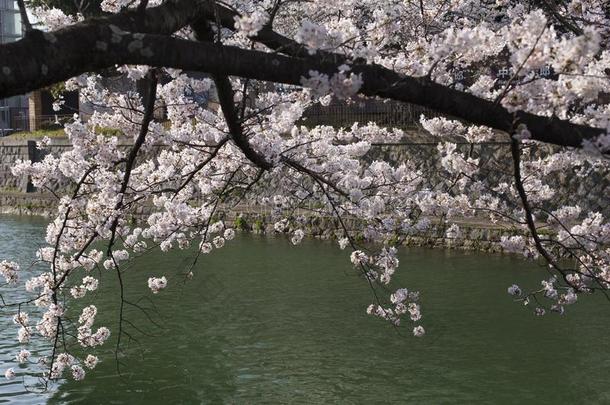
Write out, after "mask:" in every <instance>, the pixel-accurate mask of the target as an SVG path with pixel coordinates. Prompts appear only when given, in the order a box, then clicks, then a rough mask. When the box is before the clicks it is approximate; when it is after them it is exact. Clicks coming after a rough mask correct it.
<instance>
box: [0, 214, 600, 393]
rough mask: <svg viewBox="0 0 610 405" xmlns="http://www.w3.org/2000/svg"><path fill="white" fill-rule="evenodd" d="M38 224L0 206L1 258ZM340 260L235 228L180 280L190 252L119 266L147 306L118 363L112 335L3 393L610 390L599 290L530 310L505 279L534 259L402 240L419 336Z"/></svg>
mask: <svg viewBox="0 0 610 405" xmlns="http://www.w3.org/2000/svg"><path fill="white" fill-rule="evenodd" d="M44 227H45V224H44V223H43V222H41V221H38V220H24V219H17V218H11V217H0V258H1V259H12V260H19V261H21V262H22V264H25V263H27V262H28V260H30V258H31V257H32V254H33V252H34V250H35V249H36V248H37V247H38V246H39V245H40V244H41V243H42V242H43V233H44ZM348 256H349V252H347V251H341V250H339V249H338V248H337V247H336V246H335V245H334V244H331V243H328V242H321V241H315V240H305V241H304V242H303V244H302V245H301V246H299V247H294V246H292V245H291V244H290V242H289V241H287V240H285V239H283V238H264V237H255V236H249V235H242V236H239V237H238V238H237V239H236V240H234V241H232V242H230V243H228V244H227V246H226V247H225V248H223V249H221V250H218V251H215V252H214V253H213V254H211V255H208V256H205V257H203V258H202V259H201V260H200V261H199V262H198V264H197V266H196V268H195V270H194V273H195V275H194V277H193V279H192V280H190V281H188V282H185V279H184V277H182V276H181V275H180V274H181V273H182V272H183V271H184V269H185V268H186V267H187V265H188V263H189V262H190V259H191V258H190V256H188V255H186V254H185V253H184V252H182V253H180V252H176V253H170V254H165V255H163V254H151V255H148V256H146V257H143V258H141V259H139V260H138V261H137V262H136V263H135V264H134V265H133V267H131V268H130V269H129V270H127V271H126V272H125V285H126V294H127V298H128V299H129V300H131V301H133V302H138V304H139V305H140V306H141V307H142V308H143V309H146V312H147V314H144V313H143V312H142V310H140V309H136V308H134V307H128V308H127V309H126V318H127V319H129V321H130V322H132V323H133V325H135V326H136V327H137V328H138V329H140V330H141V331H140V332H138V331H136V330H135V329H134V328H133V327H132V328H131V329H129V332H130V334H131V335H132V336H133V338H134V340H132V341H129V339H125V338H124V340H123V344H122V348H123V350H122V353H120V355H119V361H120V373H119V372H117V361H116V360H115V357H114V351H113V347H112V345H113V343H114V342H112V341H110V342H109V343H108V345H107V346H106V347H104V348H103V349H102V350H100V351H98V352H97V353H98V354H99V356H100V357H101V359H102V362H101V363H100V364H99V365H98V367H97V369H96V370H95V371H93V372H91V373H90V374H89V375H88V376H87V378H86V379H85V380H84V381H82V382H74V381H71V380H66V381H61V382H59V383H58V384H56V385H55V386H53V387H52V389H51V391H50V392H48V393H46V394H37V393H33V392H30V391H29V388H28V384H29V383H32V382H35V380H34V381H33V380H32V378H31V377H28V376H27V375H25V376H24V373H25V372H26V370H24V369H19V368H17V369H16V370H17V372H18V376H19V378H17V379H16V380H14V381H10V382H9V381H6V380H4V379H3V377H2V380H0V403H11V404H13V403H14V404H21V403H27V404H40V403H50V404H81V403H83V404H199V403H210V404H216V403H231V404H232V403H234V404H253V403H303V404H313V403H338V404H343V403H345V404H352V403H353V404H360V403H365V404H372V403H433V404H438V403H468V404H472V403H490V404H504V403H506V404H513V403H525V402H527V403H536V404H542V403H549V404H551V403H553V404H557V403H571V404H573V403H587V404H590V403H609V402H610V388H609V386H608V378H609V376H610V339H609V338H608V336H609V335H610V323H609V322H608V321H609V320H610V304H609V303H608V302H607V301H605V300H603V299H601V297H596V296H591V297H587V299H584V300H583V301H582V302H579V303H578V304H577V305H575V306H573V307H571V308H569V311H567V313H566V315H564V316H563V317H560V316H558V315H554V316H547V317H541V318H540V317H535V316H534V315H533V314H532V313H531V312H530V311H528V310H526V309H524V308H523V307H521V306H520V305H519V304H516V303H514V302H512V301H511V299H510V297H509V296H508V295H507V294H506V288H507V286H508V285H510V284H512V283H513V282H517V283H519V284H520V285H522V286H523V287H532V288H535V287H536V286H537V285H539V282H540V279H541V278H543V277H544V276H545V273H544V270H543V269H542V268H540V267H539V266H537V265H536V264H533V263H530V262H526V261H524V260H521V259H520V258H517V257H513V256H508V255H492V254H483V253H473V252H471V253H464V252H452V251H444V250H427V249H410V248H409V249H403V250H402V252H401V255H400V259H401V266H400V270H399V274H398V276H397V277H396V282H397V285H402V286H407V287H409V288H412V289H419V290H420V291H421V293H422V300H421V303H422V312H423V319H422V323H423V325H424V326H425V328H426V330H427V335H426V336H425V337H424V338H422V339H417V338H414V337H412V336H411V335H410V334H409V333H408V330H406V329H404V330H403V329H400V328H399V329H398V330H396V329H394V328H392V327H390V326H388V325H387V324H386V323H384V322H382V321H380V320H377V319H374V318H372V317H370V316H368V315H366V314H365V308H366V306H367V305H368V304H369V303H370V293H369V290H368V287H367V286H366V284H365V283H363V282H362V280H361V279H359V278H358V277H356V276H355V274H354V272H353V271H352V269H351V266H350V263H349V258H348ZM33 271H35V270H33ZM159 275H168V276H170V280H169V286H168V288H167V289H166V290H164V291H162V292H161V293H159V294H157V295H153V294H151V293H150V290H148V288H147V286H146V280H147V279H148V277H151V276H159ZM102 283H103V287H102V291H101V293H100V294H98V295H97V296H96V297H95V298H94V303H95V304H96V305H97V306H98V308H99V309H100V313H99V315H98V320H97V322H96V325H108V326H109V327H112V328H113V330H116V319H117V314H118V302H119V290H118V287H117V284H116V282H115V280H114V277H112V273H105V274H103V275H102ZM11 294H14V293H13V292H10V291H6V290H3V295H4V296H5V298H7V297H8V298H9V299H10V298H15V297H14V296H12V297H11ZM7 319H8V317H7V315H6V313H4V312H3V313H2V318H0V368H1V369H2V370H4V369H6V368H7V367H15V366H16V365H15V363H14V362H13V361H12V360H11V356H12V355H14V353H15V352H16V350H17V346H16V343H15V338H14V337H15V334H16V330H15V329H14V328H13V327H12V325H10V320H9V321H8V322H7ZM153 322H154V323H153ZM113 337H116V334H115V335H113ZM38 349H39V350H42V349H44V348H43V347H40V348H38ZM35 350H36V348H35ZM24 382H25V385H24Z"/></svg>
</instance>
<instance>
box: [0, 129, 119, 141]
mask: <svg viewBox="0 0 610 405" xmlns="http://www.w3.org/2000/svg"><path fill="white" fill-rule="evenodd" d="M95 132H96V133H98V134H100V135H104V136H122V135H123V132H122V131H121V130H118V129H114V128H96V129H95ZM45 136H48V137H49V138H66V134H65V132H64V130H63V128H60V129H40V130H38V131H32V132H30V131H23V132H15V133H12V134H10V135H8V136H6V137H5V138H4V139H42V138H44V137H45Z"/></svg>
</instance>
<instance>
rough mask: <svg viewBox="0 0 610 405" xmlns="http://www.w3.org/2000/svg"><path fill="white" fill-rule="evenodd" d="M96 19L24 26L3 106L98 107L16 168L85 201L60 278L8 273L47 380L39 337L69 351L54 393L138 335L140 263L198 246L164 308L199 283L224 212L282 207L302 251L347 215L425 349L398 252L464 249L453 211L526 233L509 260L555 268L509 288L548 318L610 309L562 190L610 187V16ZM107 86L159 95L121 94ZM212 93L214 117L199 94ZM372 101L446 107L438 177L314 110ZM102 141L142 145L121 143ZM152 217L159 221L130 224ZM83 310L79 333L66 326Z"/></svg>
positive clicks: (475, 8)
mask: <svg viewBox="0 0 610 405" xmlns="http://www.w3.org/2000/svg"><path fill="white" fill-rule="evenodd" d="M44 4H49V3H44ZM20 5H21V6H22V7H23V2H22V1H20ZM100 7H101V10H102V11H103V16H101V17H97V18H84V17H83V15H82V14H79V13H78V12H77V13H74V14H70V13H69V10H65V11H67V12H68V13H67V14H66V13H64V11H61V10H59V9H56V8H50V7H48V6H46V7H45V6H44V5H43V6H42V7H38V8H36V9H35V10H34V14H35V15H36V16H37V18H38V20H39V21H40V22H41V23H42V24H43V27H38V25H32V24H30V23H29V22H27V21H26V24H25V26H26V34H25V37H24V38H23V39H22V40H20V41H18V42H15V43H11V44H6V45H2V46H0V97H4V96H10V95H15V94H22V93H25V92H28V91H31V90H35V89H39V88H41V87H44V86H47V85H50V84H54V83H57V82H61V81H65V82H66V88H67V89H70V90H78V91H79V92H80V94H81V97H83V98H84V99H86V100H87V101H88V102H89V103H91V104H92V105H96V106H98V107H100V108H98V109H96V112H94V113H93V115H92V116H91V117H88V119H87V120H86V121H85V120H81V119H79V118H78V117H75V119H74V120H73V122H71V123H69V124H67V125H66V126H65V133H66V135H67V136H68V137H69V139H70V140H71V142H72V145H73V148H72V149H71V150H70V151H68V152H65V153H63V154H62V155H60V156H54V155H48V156H46V158H45V159H44V160H43V161H42V162H37V163H32V162H27V161H24V162H21V163H19V164H18V165H17V166H16V167H15V168H14V174H15V175H19V176H26V175H27V176H30V178H31V180H32V183H33V184H34V185H35V186H36V187H39V188H45V186H46V185H48V184H51V183H56V182H60V183H63V184H69V186H70V187H68V188H66V189H67V190H69V192H67V193H66V194H65V195H58V196H57V197H58V205H59V207H58V210H57V215H56V217H55V218H54V219H53V221H52V222H51V223H50V224H49V226H48V228H47V234H46V243H47V245H46V246H45V247H42V248H41V249H40V250H39V251H38V253H37V257H36V261H37V262H40V263H44V264H45V265H46V266H47V271H45V272H43V273H41V274H37V275H32V274H25V271H23V270H20V265H19V264H17V263H13V262H7V261H3V262H2V263H0V274H1V275H2V276H4V278H5V281H6V283H7V284H10V285H14V286H16V287H24V288H25V290H26V291H27V293H28V294H29V295H28V296H29V297H30V298H29V299H28V300H26V301H23V302H16V303H12V302H5V301H4V300H2V301H0V302H1V303H2V310H3V314H6V316H14V318H13V320H14V322H15V324H16V326H17V329H16V336H17V338H18V340H19V342H20V343H21V344H22V345H23V349H22V350H21V351H20V352H18V353H15V356H16V359H17V360H18V361H19V362H31V363H32V364H33V365H35V364H36V361H33V360H30V352H29V351H28V349H27V345H28V343H29V342H30V341H31V340H32V339H46V340H48V341H49V342H50V346H51V352H50V353H49V355H48V356H47V357H44V358H42V359H39V360H38V364H39V365H40V370H39V371H40V373H42V377H43V378H44V380H45V381H46V382H48V381H52V380H56V379H58V378H61V377H63V376H65V375H70V374H71V376H72V377H73V378H74V379H75V380H81V379H83V378H84V377H85V373H86V370H89V369H93V368H94V367H95V365H96V364H97V362H98V359H97V357H95V355H94V348H95V347H97V346H100V345H103V344H104V343H105V342H106V340H107V339H108V337H109V336H110V334H111V331H112V333H113V334H116V338H117V353H118V351H119V349H120V345H121V340H122V338H125V337H126V336H129V333H130V332H129V325H128V323H127V322H126V319H125V317H124V310H125V308H126V307H128V306H135V305H136V304H134V303H133V302H132V301H131V300H130V299H129V298H128V297H125V295H124V288H123V287H124V285H123V281H122V274H123V271H124V270H125V268H126V266H127V265H128V263H129V262H130V261H131V260H136V258H137V256H139V255H142V254H146V253H147V252H149V251H151V250H152V249H156V248H159V249H160V250H162V251H167V250H169V249H172V248H178V249H189V248H190V249H193V250H195V251H196V253H195V255H194V258H193V260H192V262H191V264H190V265H189V266H188V267H187V268H186V269H185V270H184V273H183V274H157V275H155V276H154V277H151V278H146V279H145V278H143V279H142V285H143V286H144V287H146V286H148V288H149V289H150V290H151V292H152V293H153V294H163V293H165V291H164V289H165V288H166V287H168V286H169V285H171V284H172V282H176V281H177V280H180V279H182V278H184V279H188V278H191V277H194V276H196V274H195V273H196V269H197V267H196V266H195V264H196V263H197V261H198V260H199V259H200V258H201V256H202V255H206V254H210V253H212V252H213V251H214V250H216V249H221V248H222V247H223V246H224V245H225V243H230V241H231V240H232V239H233V238H234V236H235V231H234V230H233V229H231V227H230V224H228V223H224V222H222V221H217V220H216V218H217V217H218V213H219V212H220V211H221V210H226V209H230V208H231V207H236V206H237V205H238V204H239V203H240V202H242V201H250V202H256V203H259V204H264V205H273V206H274V207H275V214H276V217H277V220H276V222H275V226H274V228H275V231H276V232H279V233H288V234H289V236H290V240H291V242H292V243H293V244H295V245H298V244H299V243H300V242H301V240H302V239H303V237H304V234H305V232H304V229H303V228H302V226H301V222H300V221H299V215H298V213H299V212H302V211H303V210H313V211H314V214H315V215H330V216H332V217H334V218H335V219H336V223H337V224H338V226H337V229H336V235H337V240H338V244H339V247H340V248H341V249H349V252H350V253H349V255H348V256H349V257H350V260H351V263H352V264H353V266H354V271H356V272H357V273H358V274H360V275H361V277H362V279H363V281H364V282H365V283H367V284H368V285H369V286H370V290H371V304H370V306H369V307H368V308H367V309H366V310H367V312H368V313H370V314H371V315H374V316H377V317H379V318H382V319H384V320H386V321H388V322H390V323H391V324H392V325H394V326H395V327H397V328H399V329H400V328H404V324H405V323H409V324H410V326H409V332H410V333H412V334H413V335H414V336H416V337H420V336H423V335H424V334H425V329H424V326H423V325H422V324H421V321H422V314H421V310H420V304H419V293H418V292H417V291H411V290H409V289H407V288H405V286H396V285H394V283H393V282H392V277H393V275H394V273H395V272H396V270H397V269H398V266H399V259H398V257H397V249H396V247H397V246H398V245H400V244H401V243H402V242H403V241H404V240H405V238H407V237H409V236H410V235H413V234H417V233H418V232H422V231H425V230H426V229H428V228H429V227H431V226H432V225H431V224H432V221H433V220H434V221H437V220H438V218H440V220H441V221H443V222H445V223H446V224H447V225H448V227H447V237H448V238H459V237H460V235H461V230H460V227H459V225H458V224H456V223H454V222H453V221H454V220H455V219H457V218H461V219H464V218H466V219H467V218H477V219H479V220H480V219H481V218H482V219H485V220H486V221H492V222H498V221H502V222H503V223H505V224H510V226H511V227H512V228H514V229H516V230H521V231H522V233H521V234H514V235H512V236H505V237H503V238H502V241H501V244H502V246H503V248H504V249H505V250H506V251H507V252H514V253H518V254H521V255H523V256H525V257H527V258H529V259H531V260H537V261H541V262H544V263H545V264H546V265H545V267H546V269H547V271H548V274H545V275H544V276H542V278H544V279H543V280H542V282H541V287H540V288H529V287H528V288H521V287H519V286H518V285H517V284H515V285H512V286H510V287H508V293H509V294H511V295H513V296H514V297H515V300H516V301H519V302H522V303H524V304H531V305H529V306H528V308H532V310H533V312H534V313H535V314H536V315H544V314H545V313H547V312H549V311H554V312H557V313H561V314H563V313H564V311H565V308H566V306H568V305H571V304H574V303H575V302H577V300H579V299H581V297H584V296H586V295H588V294H591V293H595V292H597V293H599V294H607V290H608V287H609V286H610V284H609V283H610V247H609V246H610V224H609V223H608V222H607V219H606V218H605V217H604V213H603V212H596V211H592V210H590V209H589V206H586V205H584V203H583V201H579V200H578V197H577V196H574V195H571V194H570V193H568V192H566V191H565V190H562V189H561V188H560V187H557V183H556V182H555V179H556V178H557V176H559V175H567V176H574V177H576V178H580V179H583V181H584V180H585V179H587V178H589V177H591V176H598V177H599V178H602V179H604V178H605V179H606V180H607V179H608V168H609V165H608V156H609V154H610V135H608V133H607V130H608V126H609V117H610V104H609V101H610V99H609V98H608V93H609V92H610V80H609V79H610V76H609V73H610V51H609V50H608V49H607V44H608V37H609V34H610V9H608V6H607V5H606V4H605V2H603V1H597V0H582V1H580V0H572V1H542V2H538V1H529V2H528V1H525V2H518V1H511V0H497V1H491V0H487V1H486V0H478V1H477V0H471V1H445V0H421V1H410V0H381V1H379V0H377V1H371V0H337V1H334V2H301V1H292V0H261V1H254V0H250V1H234V0H228V1H222V2H221V1H212V0H166V1H160V0H156V1H146V0H140V1H138V0H104V1H102V2H101V5H100ZM22 14H23V15H24V17H27V15H26V13H25V11H24V12H23V13H22ZM37 27H38V28H41V29H37ZM109 71H111V72H112V74H121V75H124V76H125V77H127V78H129V80H132V81H134V82H136V81H137V82H139V83H145V85H146V91H142V92H141V93H137V92H133V91H112V90H110V89H108V88H107V87H106V86H104V75H107V74H109V73H108V72H109ZM194 72H199V73H205V74H206V76H205V77H203V76H201V75H197V74H194ZM202 77H203V78H202ZM211 90H214V91H215V92H216V93H217V96H218V102H219V105H220V108H218V109H208V108H204V107H202V106H201V105H200V104H199V103H197V102H195V101H194V100H193V98H192V97H191V96H190V95H191V94H193V93H201V92H206V91H211ZM141 94H142V95H141ZM371 98H376V99H378V100H393V101H397V102H405V103H412V104H417V105H420V106H424V107H427V108H429V109H432V110H435V111H437V112H438V114H436V115H434V116H422V117H421V119H420V125H421V127H422V128H423V129H425V131H426V133H427V134H428V135H427V136H428V137H429V138H430V139H431V140H432V141H433V142H435V143H438V147H437V151H438V165H439V166H438V167H439V168H438V170H436V171H434V172H431V171H430V170H427V169H426V168H422V167H421V166H420V165H418V164H416V163H415V161H414V160H413V159H408V158H407V159H404V160H401V161H392V160H389V159H370V158H367V156H370V153H371V149H372V148H373V146H374V145H391V144H395V143H399V142H401V140H404V139H405V136H406V134H405V131H404V129H401V128H393V127H384V126H380V125H377V124H375V123H365V122H362V123H354V125H353V126H351V127H349V128H335V127H332V126H323V125H319V126H311V125H307V121H306V120H304V119H303V115H304V112H305V111H307V109H308V108H310V107H312V106H315V105H318V104H321V105H327V104H328V103H329V102H331V100H342V101H343V102H345V103H358V102H360V101H362V100H364V99H371ZM161 113H162V114H161ZM159 115H164V116H165V119H163V120H161V119H158V118H157V119H156V118H155V117H156V116H157V117H158V116H159ZM100 128H112V129H113V130H116V131H117V132H119V133H121V134H122V135H123V136H124V137H127V138H129V139H131V141H132V146H131V147H130V148H129V150H125V149H122V148H121V147H119V142H118V137H117V136H108V135H105V134H103V133H102V132H100ZM490 140H493V141H494V142H500V143H502V142H503V143H504V144H505V145H507V146H508V151H509V152H510V153H508V154H507V155H506V156H503V158H502V159H496V158H494V159H488V158H487V157H486V156H485V155H484V154H483V153H482V152H481V145H483V144H485V143H486V142H489V141H490ZM48 142H49V140H48V139H45V140H43V141H42V142H41V143H40V145H39V146H40V147H41V148H45V147H46V146H47V145H48ZM464 144H465V145H466V146H467V147H466V148H464V147H463V145H464ZM491 172H494V173H497V174H499V175H491V174H490V173H491ZM433 177H434V178H435V179H436V181H435V182H433V183H431V182H430V181H429V180H430V179H431V178H433ZM558 196H562V198H561V199H559V198H558ZM564 197H565V198H564ZM598 197H600V198H601V199H602V200H604V199H605V202H606V203H607V202H608V196H607V195H605V196H604V195H601V196H598ZM557 201H561V202H560V203H557ZM579 204H580V205H579ZM581 205H582V206H581ZM143 206H147V207H152V212H151V213H150V214H149V215H147V216H146V218H144V219H143V220H142V221H141V222H140V223H138V224H133V223H132V222H131V221H130V218H131V216H132V213H133V212H134V211H135V210H137V209H138V208H139V207H143ZM606 206H607V204H606ZM312 207H315V208H312ZM348 219H357V220H358V224H359V226H358V228H359V229H358V230H354V229H351V228H350V227H348V226H347V225H346V221H347V220H348ZM542 230H544V232H542ZM360 234H361V235H362V238H357V237H356V236H357V235H360ZM100 246H104V247H103V249H102V248H100ZM96 271H99V272H108V273H111V274H114V275H115V276H116V278H117V279H118V280H119V284H120V286H121V288H120V291H119V292H117V294H120V296H121V304H120V311H119V313H118V314H117V322H116V325H107V326H105V325H98V324H96V315H97V308H96V307H95V306H94V305H87V300H88V299H90V297H91V293H92V292H93V291H95V290H97V288H98V286H99V282H100V281H99V277H94V276H95V275H96V274H97V273H96ZM515 282H518V281H517V280H516V281H515ZM406 287H408V286H406ZM78 303H82V304H80V307H82V306H84V309H83V310H82V311H81V312H80V314H79V315H78V317H77V319H73V318H69V317H67V316H66V313H67V311H69V310H70V307H71V306H74V305H77V306H78V305H79V304H78ZM28 308H30V309H28ZM31 314H37V315H35V316H30V315H31ZM33 318H35V319H33ZM72 319H73V320H72ZM401 330H402V329H401ZM66 340H68V341H70V342H71V345H67V344H66V343H65V341H66ZM75 346H80V349H79V350H76V349H75V350H71V349H70V347H75ZM82 353H85V354H82ZM32 367H34V366H32ZM5 376H6V377H7V378H9V379H10V378H14V377H15V371H14V370H12V369H9V370H7V371H6V374H5Z"/></svg>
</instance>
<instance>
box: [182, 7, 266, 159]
mask: <svg viewBox="0 0 610 405" xmlns="http://www.w3.org/2000/svg"><path fill="white" fill-rule="evenodd" d="M191 27H192V28H193V31H194V32H195V36H196V38H197V40H199V41H204V42H211V41H212V40H213V38H214V34H213V32H212V29H211V27H210V25H209V23H208V21H207V20H205V19H203V18H202V19H199V20H197V21H196V22H195V23H194V24H192V25H191ZM212 79H213V80H214V84H215V85H216V92H217V94H218V100H219V101H220V106H221V108H222V114H223V115H224V118H225V121H226V123H227V127H228V128H229V134H230V136H231V140H232V141H233V143H235V145H236V146H237V147H238V148H239V149H240V150H241V151H242V152H243V154H244V155H245V156H246V157H247V158H248V159H249V160H250V161H251V162H252V163H254V164H255V165H257V166H258V167H260V168H261V169H263V170H269V169H271V167H272V166H271V164H270V163H269V162H267V161H266V160H265V158H264V157H263V156H262V155H261V154H259V153H258V152H256V151H255V150H254V149H253V148H252V146H251V145H250V142H248V137H247V136H246V134H245V132H244V129H243V126H242V124H241V120H240V117H239V116H238V115H237V110H236V108H235V104H234V92H233V87H232V86H231V81H230V80H229V77H228V76H226V75H219V74H213V75H212ZM244 98H245V95H244Z"/></svg>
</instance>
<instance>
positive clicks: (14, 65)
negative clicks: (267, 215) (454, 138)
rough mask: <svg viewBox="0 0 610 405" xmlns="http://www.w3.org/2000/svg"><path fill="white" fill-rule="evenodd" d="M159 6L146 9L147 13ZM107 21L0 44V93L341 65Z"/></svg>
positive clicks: (545, 133)
mask: <svg viewBox="0 0 610 405" xmlns="http://www.w3.org/2000/svg"><path fill="white" fill-rule="evenodd" d="M168 4H173V3H168ZM156 9H158V8H156ZM156 9H148V10H147V11H146V13H144V14H146V15H148V13H149V10H156ZM105 21H107V20H104V23H102V22H100V21H99V20H98V22H88V23H84V24H77V25H75V26H72V27H69V28H66V29H63V30H59V31H56V32H54V33H53V34H52V39H51V40H50V39H49V38H50V35H49V34H46V35H44V36H43V35H32V36H30V37H27V38H24V39H22V40H20V41H18V42H15V43H11V44H6V45H3V46H0V60H1V61H3V62H2V63H1V65H2V66H0V97H6V96H11V95H17V94H23V93H26V92H28V91H31V90H34V89H38V88H41V87H44V86H47V85H50V84H53V83H56V82H60V81H63V80H67V79H69V78H71V77H74V76H77V75H79V74H82V73H85V72H88V71H96V70H100V69H103V68H107V67H110V66H114V65H116V64H134V65H150V66H156V67H172V68H178V69H184V70H192V71H202V72H207V73H210V74H216V75H227V76H240V77H245V78H251V79H257V80H265V81H271V82H276V83H285V84H292V85H300V84H301V78H302V77H304V76H308V75H309V72H310V71H312V70H313V71H319V72H322V73H327V74H331V75H332V74H334V73H335V72H336V71H337V68H338V63H337V62H333V61H323V60H319V59H313V58H307V59H300V58H295V57H288V56H283V55H277V54H270V53H265V52H259V51H252V50H245V49H241V48H236V47H231V46H221V45H216V44H210V43H205V42H194V41H187V40H181V39H177V38H172V37H168V36H162V35H146V34H141V33H138V34H131V33H127V32H124V31H121V30H120V29H118V28H117V26H114V25H113V26H110V25H107V24H106V23H105ZM144 25H145V24H144ZM149 28H150V27H149ZM352 71H353V72H354V73H357V74H361V75H362V78H363V80H364V85H363V86H362V88H361V89H360V93H361V94H363V95H366V96H378V97H382V98H389V99H393V100H397V101H403V102H407V103H412V104H418V105H422V106H425V107H429V108H431V109H434V110H436V111H438V112H439V113H442V114H447V115H451V116H455V117H458V118H461V119H463V120H465V121H468V122H471V123H473V124H478V125H485V126H488V127H491V128H495V129H498V130H501V131H506V132H510V131H511V129H512V128H514V126H515V125H518V124H525V125H526V126H527V128H528V130H529V131H530V133H531V134H532V139H534V140H538V141H541V142H547V143H552V144H556V145H562V146H571V147H580V146H582V142H583V140H586V139H595V138H596V137H598V136H600V135H602V134H604V133H605V130H603V129H600V128H592V127H586V126H582V125H577V124H572V123H570V122H568V121H565V120H560V119H558V118H549V117H541V116H536V115H534V114H529V113H526V112H521V111H520V112H515V113H511V112H509V111H507V110H506V109H505V108H503V107H501V106H499V105H494V103H493V102H491V101H488V100H484V99H481V98H478V97H476V96H473V95H472V94H468V93H463V92H460V91H457V90H454V89H450V88H448V87H445V86H443V85H440V84H437V83H433V82H430V81H429V80H426V79H423V78H416V77H410V76H404V75H400V74H398V73H396V72H393V71H391V70H389V69H386V68H383V67H381V66H378V65H354V66H353V69H352Z"/></svg>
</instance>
